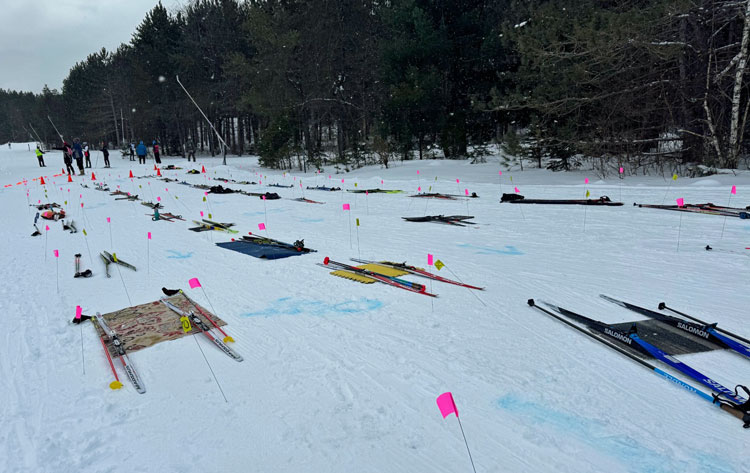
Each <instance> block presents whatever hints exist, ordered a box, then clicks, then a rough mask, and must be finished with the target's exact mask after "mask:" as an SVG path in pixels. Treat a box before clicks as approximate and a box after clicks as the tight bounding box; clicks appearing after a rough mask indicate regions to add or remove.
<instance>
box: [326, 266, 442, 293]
mask: <svg viewBox="0 0 750 473" xmlns="http://www.w3.org/2000/svg"><path fill="white" fill-rule="evenodd" d="M320 266H323V267H332V268H334V269H343V270H344V271H351V272H353V273H359V274H363V275H365V276H367V277H368V278H372V279H375V280H376V281H379V282H382V283H383V284H388V285H389V286H393V287H398V288H399V289H404V290H407V291H410V292H415V293H417V294H423V295H425V296H430V297H437V294H432V293H430V292H427V287H426V286H423V285H421V284H417V283H414V282H411V281H406V280H404V279H399V278H394V277H391V276H384V275H382V274H378V273H375V272H373V271H370V270H367V269H362V268H358V267H356V266H351V265H348V264H344V263H339V262H337V261H333V260H331V259H330V258H329V257H327V256H326V257H325V259H324V260H323V264H322V265H320Z"/></svg>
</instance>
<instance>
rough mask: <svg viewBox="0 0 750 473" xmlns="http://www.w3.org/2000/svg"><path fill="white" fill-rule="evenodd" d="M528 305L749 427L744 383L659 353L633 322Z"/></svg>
mask: <svg viewBox="0 0 750 473" xmlns="http://www.w3.org/2000/svg"><path fill="white" fill-rule="evenodd" d="M528 304H529V306H531V307H533V308H535V309H538V310H539V311H541V312H543V313H545V314H547V315H549V316H551V317H553V318H555V319H557V320H559V321H560V322H563V323H565V324H566V325H568V326H569V327H571V328H574V329H576V330H578V331H579V332H581V333H583V334H585V335H587V336H589V337H591V338H593V339H595V340H597V341H599V342H600V343H602V344H604V345H607V346H608V347H610V348H612V349H614V350H616V351H618V352H619V353H621V354H623V355H625V356H627V357H629V358H631V359H632V360H634V361H636V362H638V363H640V364H641V365H643V366H645V367H647V368H650V369H651V370H653V371H654V372H656V373H657V374H659V375H660V376H662V377H664V378H666V379H667V380H669V381H672V382H674V383H676V384H678V385H679V386H681V387H683V388H685V389H687V390H688V391H690V392H692V393H693V394H696V395H698V396H700V397H701V398H703V399H704V400H707V401H709V402H711V403H713V404H716V405H718V406H719V407H720V408H721V409H722V410H724V411H726V412H728V413H730V414H732V415H734V416H735V417H737V418H738V419H741V420H742V422H743V427H745V428H750V401H748V399H745V398H743V397H742V396H741V395H740V394H739V393H738V390H739V389H743V390H744V391H745V392H746V393H747V394H748V396H750V390H748V389H747V388H746V387H745V386H739V385H738V386H737V387H736V388H735V389H734V390H730V389H729V388H727V387H725V386H723V385H722V384H720V383H719V382H717V381H715V380H713V379H711V378H710V377H708V376H706V375H704V374H703V373H701V372H699V371H697V370H696V369H694V368H692V367H690V366H688V365H686V364H685V363H683V362H681V361H680V360H678V359H677V358H675V357H674V356H671V355H669V354H667V353H665V352H663V351H662V350H660V349H659V348H657V347H656V346H654V345H651V344H650V343H648V342H646V341H645V340H643V339H641V338H640V337H639V336H638V332H637V329H636V325H635V324H633V327H632V328H631V329H630V331H628V332H625V331H622V330H618V329H616V328H613V327H612V326H610V325H608V324H605V323H604V322H601V321H598V320H594V319H591V318H588V317H586V316H583V315H580V314H577V313H575V312H573V311H570V310H567V309H564V308H562V307H559V306H555V305H552V304H545V305H547V306H548V307H549V308H550V309H552V310H554V311H556V312H557V313H555V312H552V311H551V310H548V309H545V308H543V307H540V306H539V305H537V304H536V302H535V301H534V300H533V299H529V300H528ZM639 355H640V356H639ZM642 356H646V357H653V358H655V359H657V360H659V361H661V362H662V363H664V364H666V365H668V366H669V367H671V368H673V369H675V370H676V371H679V372H680V373H682V374H684V375H686V376H688V377H689V378H691V379H692V380H694V381H696V382H698V383H700V384H701V385H703V386H705V387H707V388H709V389H710V390H711V391H713V392H715V393H718V394H711V395H709V394H706V393H705V392H703V391H701V390H699V389H697V388H695V387H693V386H692V385H690V384H688V383H686V382H684V381H683V380H681V379H679V378H677V377H675V376H673V375H671V374H669V373H667V372H665V371H662V370H661V369H659V368H657V367H655V366H654V365H652V364H650V363H649V362H647V361H645V360H644V359H643V358H642Z"/></svg>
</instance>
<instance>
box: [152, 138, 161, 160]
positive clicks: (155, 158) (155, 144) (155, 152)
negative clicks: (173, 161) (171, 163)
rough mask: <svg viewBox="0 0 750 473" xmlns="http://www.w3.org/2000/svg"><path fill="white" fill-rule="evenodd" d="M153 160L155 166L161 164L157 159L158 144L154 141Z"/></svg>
mask: <svg viewBox="0 0 750 473" xmlns="http://www.w3.org/2000/svg"><path fill="white" fill-rule="evenodd" d="M154 160H155V161H156V164H161V159H159V143H157V142H156V141H154Z"/></svg>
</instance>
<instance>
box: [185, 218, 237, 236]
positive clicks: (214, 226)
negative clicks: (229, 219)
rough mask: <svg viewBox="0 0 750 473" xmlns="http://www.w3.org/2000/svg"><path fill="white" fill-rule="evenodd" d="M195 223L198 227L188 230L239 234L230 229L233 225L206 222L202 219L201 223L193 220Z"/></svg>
mask: <svg viewBox="0 0 750 473" xmlns="http://www.w3.org/2000/svg"><path fill="white" fill-rule="evenodd" d="M193 223H195V224H197V225H198V226H197V227H193V228H188V230H192V231H194V232H206V231H209V230H216V231H219V232H227V233H239V232H238V231H237V230H233V229H232V228H230V227H233V226H234V224H233V223H220V222H214V221H212V220H206V219H202V220H201V221H200V222H199V221H198V220H193Z"/></svg>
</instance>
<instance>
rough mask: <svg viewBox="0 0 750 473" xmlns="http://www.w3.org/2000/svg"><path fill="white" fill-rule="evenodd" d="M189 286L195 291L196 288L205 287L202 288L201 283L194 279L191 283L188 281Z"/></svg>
mask: <svg viewBox="0 0 750 473" xmlns="http://www.w3.org/2000/svg"><path fill="white" fill-rule="evenodd" d="M188 284H189V285H190V289H195V288H196V287H203V286H201V283H200V281H198V278H193V279H191V280H190V281H188Z"/></svg>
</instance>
